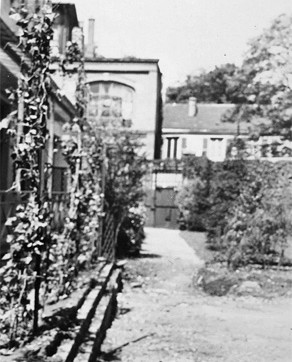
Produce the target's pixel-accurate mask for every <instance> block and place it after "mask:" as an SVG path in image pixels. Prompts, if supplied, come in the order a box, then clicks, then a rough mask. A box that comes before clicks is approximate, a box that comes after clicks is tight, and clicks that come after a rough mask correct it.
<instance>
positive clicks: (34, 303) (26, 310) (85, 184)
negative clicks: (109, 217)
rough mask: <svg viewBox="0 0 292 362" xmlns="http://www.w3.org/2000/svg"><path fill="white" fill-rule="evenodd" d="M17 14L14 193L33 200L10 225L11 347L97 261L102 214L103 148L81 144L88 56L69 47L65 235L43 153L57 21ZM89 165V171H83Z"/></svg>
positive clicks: (7, 292) (5, 286)
mask: <svg viewBox="0 0 292 362" xmlns="http://www.w3.org/2000/svg"><path fill="white" fill-rule="evenodd" d="M48 3H49V2H48ZM13 12H14V13H15V9H14V10H13ZM17 13H18V21H17V25H18V26H19V28H20V37H19V48H20V49H21V50H22V53H23V59H22V62H21V79H20V80H19V87H18V89H17V91H15V92H13V91H9V92H10V94H9V98H10V99H12V100H14V101H15V104H16V106H17V119H16V120H15V122H14V127H12V128H11V129H10V130H9V132H10V134H11V136H12V137H13V138H14V152H13V154H12V158H13V161H14V168H15V180H14V184H13V186H12V189H15V190H16V191H17V193H19V194H20V195H27V196H26V197H25V201H24V202H23V203H22V204H20V205H18V206H17V208H16V212H15V215H14V216H13V217H10V218H9V219H8V220H7V222H6V227H7V231H8V236H7V242H9V243H10V251H9V253H7V254H6V255H5V256H4V257H3V258H2V260H3V261H4V262H5V263H6V264H5V266H4V267H2V268H1V269H0V278H1V287H2V288H1V292H0V304H1V310H2V311H3V313H2V314H1V316H0V329H1V331H2V332H6V333H7V335H8V337H9V338H8V343H9V344H10V345H13V344H14V343H16V341H17V340H21V339H22V340H23V339H24V337H25V336H27V335H30V334H36V333H37V332H38V324H39V311H40V308H42V307H43V306H44V303H45V301H46V296H48V295H50V294H52V293H55V294H56V295H57V296H58V295H60V294H65V293H68V292H69V291H70V286H71V283H72V280H73V279H74V277H76V274H77V271H78V265H81V264H82V263H83V261H85V260H86V261H87V260H90V259H91V258H93V254H94V252H95V251H96V245H95V242H94V240H95V239H96V238H97V234H98V232H99V230H98V229H99V214H100V213H101V209H100V206H101V196H100V188H99V182H98V181H99V178H100V177H99V169H100V162H101V160H100V158H99V156H98V155H99V153H98V145H96V144H95V142H93V140H92V138H90V137H89V139H86V140H84V139H82V130H83V121H84V114H85V107H86V94H85V92H86V86H85V82H84V74H85V73H84V67H83V59H82V53H81V50H80V49H78V48H77V47H76V44H72V43H70V44H68V46H67V51H66V54H65V58H64V59H60V66H61V67H62V69H63V71H64V70H65V71H66V66H67V64H68V63H69V64H70V63H76V62H77V63H78V70H77V75H78V80H77V88H76V118H75V119H74V120H73V121H72V123H71V124H68V125H66V129H65V130H64V132H65V134H67V137H64V139H63V140H62V148H63V154H64V156H65V158H66V160H67V162H68V164H69V166H70V171H71V183H70V190H69V201H68V212H67V217H66V219H65V226H64V229H63V231H62V233H61V234H56V233H54V232H53V230H52V208H51V198H50V196H51V192H50V191H51V190H50V189H49V183H48V180H49V178H50V177H51V172H52V164H51V163H50V160H48V162H45V161H46V160H45V159H44V150H45V148H46V147H47V144H48V141H49V136H52V135H49V131H48V127H49V121H50V120H49V117H50V112H52V109H50V92H51V77H50V64H51V61H52V59H51V54H50V43H51V40H52V36H53V28H52V25H53V21H54V16H55V15H54V14H53V12H52V9H51V7H50V6H49V4H45V6H44V7H43V8H40V9H36V12H34V13H30V12H28V11H27V9H26V8H24V7H22V8H21V9H17ZM87 138H88V137H87ZM90 140H91V142H90ZM85 156H86V157H85ZM85 159H86V160H87V164H86V166H85V165H83V169H82V170H81V162H82V160H85ZM44 165H45V167H44ZM89 255H90V258H89V259H88V257H89Z"/></svg>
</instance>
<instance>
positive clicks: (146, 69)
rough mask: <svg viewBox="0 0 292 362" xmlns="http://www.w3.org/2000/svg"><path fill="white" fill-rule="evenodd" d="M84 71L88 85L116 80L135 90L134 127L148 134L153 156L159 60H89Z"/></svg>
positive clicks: (149, 147) (156, 119) (150, 150)
mask: <svg viewBox="0 0 292 362" xmlns="http://www.w3.org/2000/svg"><path fill="white" fill-rule="evenodd" d="M85 71H86V74H87V81H88V83H89V84H94V83H96V82H117V83H120V84H124V85H126V86H128V87H131V88H132V89H133V93H134V94H133V110H132V129H133V130H134V131H140V132H143V133H144V134H145V139H144V143H145V145H146V147H145V151H146V154H147V157H148V158H154V148H155V137H156V134H157V133H158V132H157V131H158V130H157V128H158V127H159V125H157V123H158V121H159V117H158V99H159V97H160V92H161V86H160V71H159V67H158V65H157V62H153V63H150V62H145V63H143V62H137V63H135V61H133V62H132V61H131V62H125V61H116V62H104V61H103V62H98V61H95V62H86V64H85Z"/></svg>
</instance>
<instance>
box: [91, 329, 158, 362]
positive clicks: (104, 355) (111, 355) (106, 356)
mask: <svg viewBox="0 0 292 362" xmlns="http://www.w3.org/2000/svg"><path fill="white" fill-rule="evenodd" d="M154 334H155V333H150V334H146V335H145V336H141V337H139V338H137V339H134V340H132V341H129V342H126V343H124V344H122V345H120V346H119V347H117V348H114V349H112V350H111V351H109V352H101V354H100V358H98V359H97V360H96V361H97V362H103V361H121V358H120V357H119V353H120V352H121V350H122V349H123V348H124V347H127V346H128V345H130V344H133V343H137V342H140V341H142V339H145V338H148V337H151V336H153V335H154Z"/></svg>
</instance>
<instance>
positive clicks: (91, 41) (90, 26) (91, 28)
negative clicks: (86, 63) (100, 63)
mask: <svg viewBox="0 0 292 362" xmlns="http://www.w3.org/2000/svg"><path fill="white" fill-rule="evenodd" d="M94 23H95V19H92V18H91V19H89V20H88V41H87V47H86V56H87V57H88V58H93V57H94V51H95V46H94Z"/></svg>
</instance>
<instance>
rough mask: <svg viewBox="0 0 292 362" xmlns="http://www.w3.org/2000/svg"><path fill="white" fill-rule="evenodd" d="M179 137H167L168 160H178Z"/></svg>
mask: <svg viewBox="0 0 292 362" xmlns="http://www.w3.org/2000/svg"><path fill="white" fill-rule="evenodd" d="M177 141H178V137H167V158H177Z"/></svg>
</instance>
